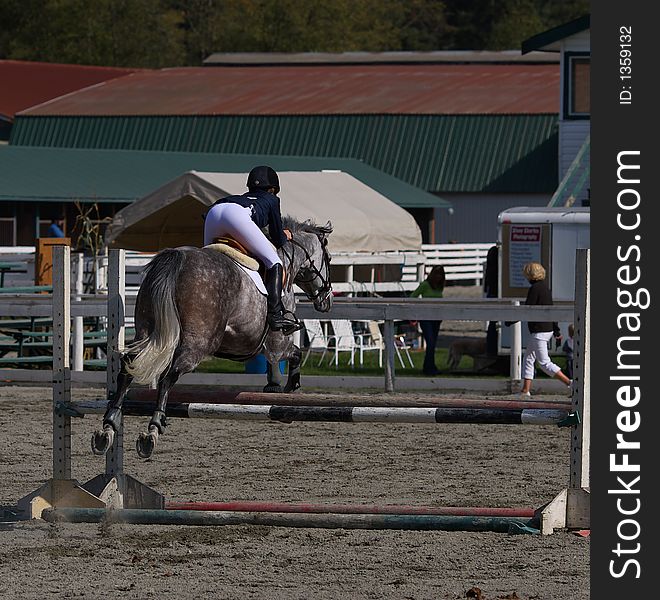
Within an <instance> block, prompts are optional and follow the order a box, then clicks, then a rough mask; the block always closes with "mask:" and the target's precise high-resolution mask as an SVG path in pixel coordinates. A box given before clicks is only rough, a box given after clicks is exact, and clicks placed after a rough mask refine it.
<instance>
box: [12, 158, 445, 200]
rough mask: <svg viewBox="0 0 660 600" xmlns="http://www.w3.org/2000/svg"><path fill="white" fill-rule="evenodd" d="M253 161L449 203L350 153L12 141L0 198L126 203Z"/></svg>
mask: <svg viewBox="0 0 660 600" xmlns="http://www.w3.org/2000/svg"><path fill="white" fill-rule="evenodd" d="M257 164H269V165H271V166H272V167H273V168H274V169H275V170H278V171H321V170H323V169H337V170H340V171H344V172H345V173H349V174H350V175H352V176H353V177H355V178H356V179H358V180H360V181H362V182H363V183H364V184H366V185H368V186H369V187H371V188H373V189H375V190H376V191H377V192H379V193H381V194H382V195H383V196H385V197H386V198H389V199H390V200H392V201H393V202H395V203H396V204H398V205H399V206H402V207H408V208H412V207H431V206H433V207H440V208H449V207H450V206H451V203H450V202H448V201H446V200H444V199H442V198H438V197H437V196H434V195H432V194H429V193H427V192H425V191H423V190H420V189H418V188H415V187H413V186H411V185H409V184H407V183H405V182H403V181H400V180H398V179H396V178H395V177H392V176H390V175H387V174H386V173H382V172H381V171H378V170H377V169H374V168H373V167H370V166H369V165H366V164H364V163H361V162H360V161H357V160H350V159H341V158H299V157H295V156H272V155H269V156H266V155H234V154H232V155H223V154H203V153H183V152H143V151H126V150H83V149H69V148H38V147H30V146H11V145H9V146H0V173H2V177H1V178H0V201H2V200H5V201H6V200H11V201H40V202H48V201H52V202H62V201H76V200H79V201H81V202H98V203H104V202H126V203H130V202H133V201H134V200H137V199H138V198H142V197H143V196H145V195H146V194H148V193H149V192H152V191H154V190H155V189H157V188H159V187H160V186H162V185H164V184H165V183H167V182H168V181H171V180H172V179H174V178H175V177H178V176H179V175H182V174H183V173H185V172H186V171H192V170H196V171H216V172H227V173H248V172H249V171H250V169H251V168H252V167H254V166H255V165H257Z"/></svg>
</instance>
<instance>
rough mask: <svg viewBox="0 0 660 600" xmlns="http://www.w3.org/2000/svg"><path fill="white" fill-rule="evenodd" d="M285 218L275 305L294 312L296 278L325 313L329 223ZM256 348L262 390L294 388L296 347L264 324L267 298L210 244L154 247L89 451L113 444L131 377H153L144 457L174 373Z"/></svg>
mask: <svg viewBox="0 0 660 600" xmlns="http://www.w3.org/2000/svg"><path fill="white" fill-rule="evenodd" d="M284 221H285V223H284V226H285V227H286V228H288V229H290V231H291V232H292V234H293V237H292V240H290V241H288V242H286V243H285V244H284V246H282V248H280V249H279V250H278V251H277V252H278V254H279V256H280V258H281V259H282V263H283V265H284V269H285V271H286V277H287V279H286V281H285V283H284V286H283V287H284V289H283V292H282V303H283V304H284V307H285V309H286V310H289V311H291V312H293V311H294V309H295V298H294V294H293V291H292V285H293V283H294V282H295V283H296V284H297V285H298V286H299V287H300V288H301V289H302V290H303V291H304V292H305V294H306V296H307V297H308V298H309V299H310V300H312V302H313V303H314V308H315V309H316V310H318V311H321V312H327V311H329V310H330V308H331V306H332V288H331V286H330V273H329V271H330V254H329V253H328V250H327V236H328V235H329V234H330V233H331V232H332V226H331V225H330V223H328V224H327V225H326V226H318V225H314V224H312V223H310V222H309V221H307V222H305V223H299V222H297V221H293V220H291V219H284ZM260 352H263V354H264V355H265V357H266V360H267V361H268V374H267V381H268V383H267V385H266V387H265V388H264V391H266V392H282V391H284V392H291V391H293V390H295V389H297V388H298V387H300V361H301V356H302V353H301V351H300V348H298V347H297V346H295V345H294V343H293V339H292V337H291V335H284V334H283V333H282V332H279V331H277V332H275V331H270V330H269V329H268V326H267V324H266V296H264V295H263V294H262V293H261V292H260V291H259V290H258V289H257V287H256V285H255V283H254V282H253V281H252V280H251V279H250V277H249V275H247V274H246V273H245V271H244V270H243V269H242V268H241V267H239V266H238V265H237V264H236V263H235V262H234V261H233V260H232V259H231V258H229V257H228V256H227V255H226V254H222V253H220V252H218V251H216V250H211V249H205V248H195V247H190V246H182V247H179V248H167V249H165V250H162V251H160V252H159V253H158V254H157V255H156V256H155V257H154V258H153V260H152V261H151V262H150V263H149V265H148V266H147V268H146V269H145V274H144V278H143V281H142V284H141V285H140V290H139V292H138V296H137V300H136V305H135V338H134V340H133V342H131V343H130V344H129V345H128V346H127V348H126V350H125V351H124V353H123V355H122V358H121V370H120V373H119V377H118V381H117V385H116V392H115V393H114V394H111V395H109V397H108V405H107V410H106V412H105V415H104V417H103V430H101V431H96V432H95V433H94V434H93V436H92V450H93V451H94V453H95V454H104V453H105V452H107V451H108V449H109V448H110V447H111V446H112V443H113V440H114V434H115V433H116V431H117V429H118V424H119V418H120V415H121V407H122V402H123V399H124V395H125V393H126V391H127V389H128V387H129V385H130V384H131V382H133V381H135V382H136V383H142V384H153V383H154V382H157V388H158V398H157V405H156V409H155V412H154V413H153V416H152V417H151V421H150V422H149V427H148V431H147V432H146V433H141V434H140V436H139V438H138V440H137V443H136V447H137V452H138V454H139V455H140V456H141V457H142V458H148V457H149V456H151V453H152V452H153V450H154V448H155V446H156V442H157V441H158V436H159V434H162V433H164V431H165V427H166V426H167V421H166V418H165V409H166V406H167V397H168V394H169V391H170V389H171V388H172V386H173V385H174V384H175V383H176V382H177V380H178V379H179V377H181V376H182V375H184V374H185V373H189V372H191V371H193V370H194V369H195V368H196V367H197V365H199V363H200V362H201V361H202V360H203V359H204V358H205V357H207V356H216V357H220V358H229V359H232V360H237V361H245V360H247V359H249V358H251V357H253V356H255V355H257V354H258V353H260ZM283 359H287V360H288V367H289V368H288V378H287V381H286V384H285V385H284V387H282V385H281V384H282V379H283V378H282V374H281V373H280V370H279V368H277V365H278V364H279V361H280V360H283ZM273 365H275V367H274V368H273Z"/></svg>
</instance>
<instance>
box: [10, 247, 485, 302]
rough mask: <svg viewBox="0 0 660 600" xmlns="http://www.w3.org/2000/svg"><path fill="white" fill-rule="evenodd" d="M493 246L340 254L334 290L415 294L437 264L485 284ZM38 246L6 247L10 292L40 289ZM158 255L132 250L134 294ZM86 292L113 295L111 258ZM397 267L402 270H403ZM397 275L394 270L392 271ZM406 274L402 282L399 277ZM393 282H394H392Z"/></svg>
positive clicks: (100, 263) (90, 270)
mask: <svg viewBox="0 0 660 600" xmlns="http://www.w3.org/2000/svg"><path fill="white" fill-rule="evenodd" d="M492 245H493V244H492V243H488V244H423V245H422V248H421V251H419V252H414V251H392V252H378V253H366V252H357V253H350V254H349V253H346V254H344V253H338V254H335V255H334V256H333V261H332V264H333V267H343V268H344V276H343V277H339V278H338V279H339V280H337V281H333V289H334V290H335V291H336V292H342V293H353V294H358V293H367V294H374V293H383V292H395V293H396V292H399V293H401V294H404V293H407V292H410V291H412V290H414V289H415V288H416V287H417V285H418V284H419V282H420V281H422V280H423V279H424V278H425V277H426V275H428V273H429V271H430V270H431V268H433V267H434V266H435V265H443V266H444V268H445V272H446V275H447V281H449V282H452V281H453V282H461V283H464V284H466V285H468V284H469V285H482V282H483V273H484V265H485V261H486V255H487V253H488V249H489V248H490V247H491V246H492ZM34 253H35V249H34V246H19V247H10V246H2V247H0V261H2V262H6V263H9V262H11V263H12V264H13V265H14V267H13V268H12V269H10V270H7V272H5V273H4V280H3V283H4V287H5V288H8V287H24V286H30V285H34ZM152 257H153V254H151V253H144V252H134V251H131V250H127V251H126V286H127V293H128V294H135V293H137V288H138V287H139V285H140V278H141V273H142V269H143V268H144V267H145V266H146V265H147V264H148V263H149V261H150V260H151V258H152ZM84 262H85V267H84V271H85V278H84V280H85V284H86V285H85V291H88V292H104V291H105V290H107V264H108V259H107V256H101V257H99V258H98V259H97V264H93V262H92V261H91V259H89V258H86V259H85V261H84ZM385 266H389V267H395V268H394V274H395V275H394V277H391V278H390V277H388V278H387V279H385V278H384V277H383V275H382V273H381V271H382V268H383V267H385ZM396 267H399V271H397V269H396ZM360 268H362V273H363V274H364V273H365V271H364V269H366V273H367V274H366V277H362V279H365V278H366V281H363V280H356V278H355V276H354V273H355V270H357V269H360ZM389 273H390V274H391V273H392V270H390V271H389ZM399 273H400V277H398V276H397V275H398V274H399ZM390 279H391V280H390Z"/></svg>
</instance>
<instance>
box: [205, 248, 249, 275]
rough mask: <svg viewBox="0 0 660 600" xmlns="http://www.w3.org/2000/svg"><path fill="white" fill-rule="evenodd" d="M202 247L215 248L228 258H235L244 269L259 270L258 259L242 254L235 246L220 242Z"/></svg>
mask: <svg viewBox="0 0 660 600" xmlns="http://www.w3.org/2000/svg"><path fill="white" fill-rule="evenodd" d="M204 248H208V249H210V250H215V251H216V252H221V253H222V254H226V255H227V256H229V258H231V259H232V260H235V261H236V262H237V263H238V264H239V265H241V266H243V267H245V268H246V269H250V270H251V271H258V270H259V261H257V259H256V258H252V257H251V256H248V255H247V254H243V253H242V252H241V251H240V250H237V249H236V248H232V247H231V246H229V245H227V244H222V243H217V244H209V245H208V246H204ZM260 279H261V278H260Z"/></svg>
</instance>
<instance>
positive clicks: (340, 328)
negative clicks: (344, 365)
mask: <svg viewBox="0 0 660 600" xmlns="http://www.w3.org/2000/svg"><path fill="white" fill-rule="evenodd" d="M330 322H331V323H332V331H333V333H334V335H333V336H332V337H333V338H334V341H335V344H334V355H333V356H332V359H331V360H330V361H328V364H330V362H334V363H335V368H337V367H338V366H339V353H340V352H350V353H351V358H350V359H349V361H348V364H349V365H351V367H353V366H355V351H356V349H357V347H358V345H359V342H358V341H357V339H358V338H359V335H357V334H355V332H354V331H353V325H351V322H350V321H349V320H348V319H331V320H330Z"/></svg>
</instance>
